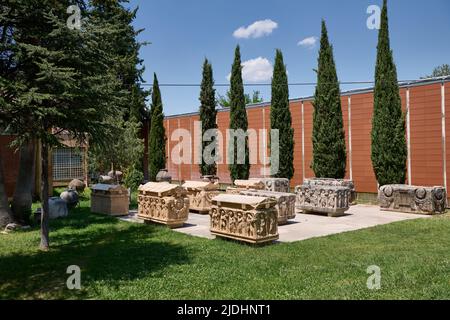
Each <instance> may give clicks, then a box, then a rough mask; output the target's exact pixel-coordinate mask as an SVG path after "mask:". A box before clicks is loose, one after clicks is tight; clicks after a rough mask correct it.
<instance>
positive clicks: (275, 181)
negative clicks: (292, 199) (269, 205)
mask: <svg viewBox="0 0 450 320" xmlns="http://www.w3.org/2000/svg"><path fill="white" fill-rule="evenodd" d="M250 180H257V181H261V182H262V183H264V190H266V191H273V192H290V191H291V188H290V186H289V179H286V178H252V179H250Z"/></svg>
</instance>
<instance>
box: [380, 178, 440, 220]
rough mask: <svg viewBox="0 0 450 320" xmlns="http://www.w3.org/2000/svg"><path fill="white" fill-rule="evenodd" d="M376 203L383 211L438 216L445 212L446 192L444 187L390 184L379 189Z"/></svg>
mask: <svg viewBox="0 0 450 320" xmlns="http://www.w3.org/2000/svg"><path fill="white" fill-rule="evenodd" d="M378 201H379V204H380V208H381V210H384V211H398V212H406V213H419V214H438V213H444V212H445V210H446V206H447V192H446V190H445V188H444V187H420V186H409V185H403V184H390V185H384V186H382V187H380V189H379V190H378Z"/></svg>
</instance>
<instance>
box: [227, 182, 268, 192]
mask: <svg viewBox="0 0 450 320" xmlns="http://www.w3.org/2000/svg"><path fill="white" fill-rule="evenodd" d="M264 187H265V186H264V183H263V182H262V181H261V180H260V179H254V180H235V181H234V186H233V187H228V188H227V193H230V194H239V193H240V192H241V191H246V190H264Z"/></svg>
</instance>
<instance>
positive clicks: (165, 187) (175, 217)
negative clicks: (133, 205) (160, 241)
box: [138, 182, 189, 228]
mask: <svg viewBox="0 0 450 320" xmlns="http://www.w3.org/2000/svg"><path fill="white" fill-rule="evenodd" d="M138 217H139V218H141V219H143V220H146V221H152V222H156V223H160V224H164V225H167V226H168V227H169V228H178V227H181V226H182V225H183V224H184V223H185V222H186V221H187V219H188V217H189V198H188V197H187V195H186V190H185V189H184V188H182V187H181V186H179V185H175V184H170V183H168V182H149V183H147V184H145V185H141V186H140V187H139V195H138Z"/></svg>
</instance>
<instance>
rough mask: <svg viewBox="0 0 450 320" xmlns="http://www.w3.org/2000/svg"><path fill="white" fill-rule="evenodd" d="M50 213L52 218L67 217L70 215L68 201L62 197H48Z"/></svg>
mask: <svg viewBox="0 0 450 320" xmlns="http://www.w3.org/2000/svg"><path fill="white" fill-rule="evenodd" d="M48 215H49V218H50V219H58V218H65V217H67V216H68V215H69V210H68V209H67V202H66V201H64V200H63V199H61V198H60V197H51V198H49V199H48Z"/></svg>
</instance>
